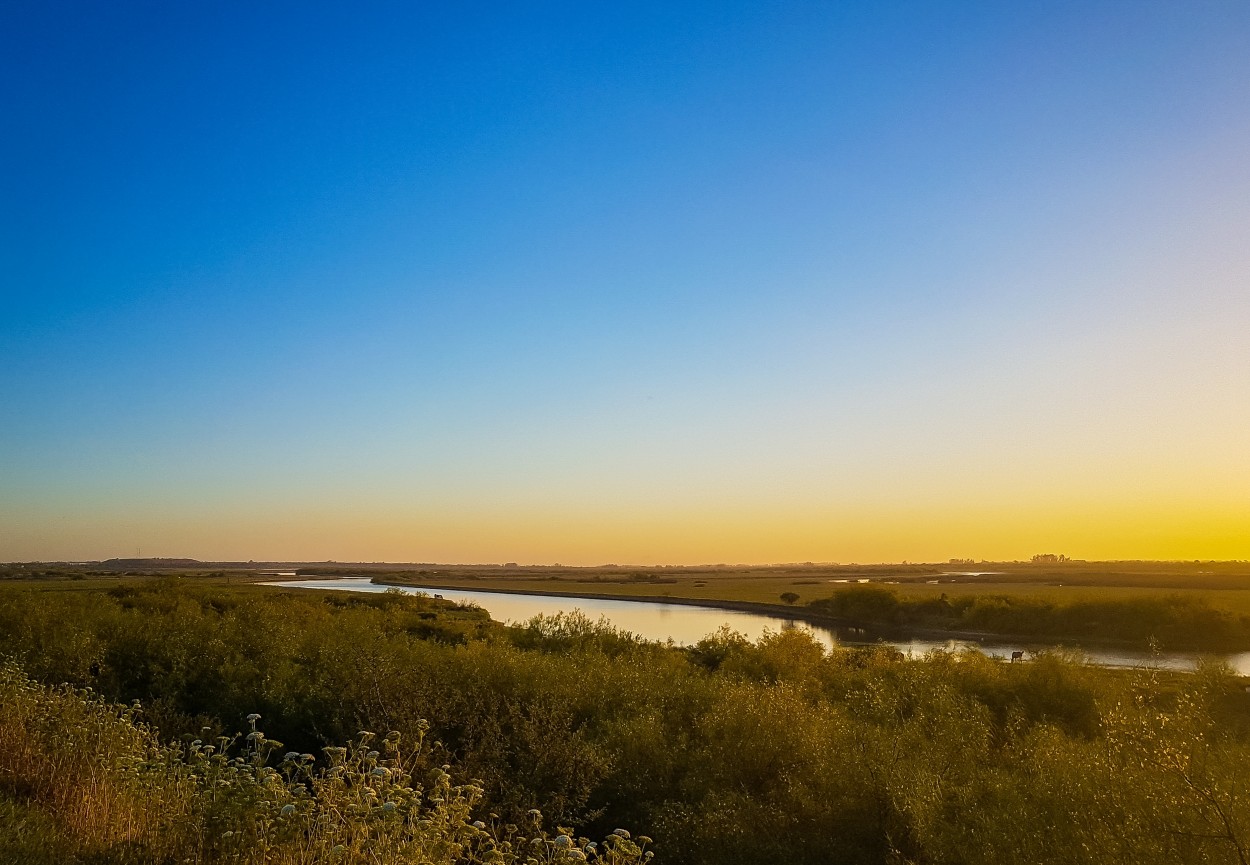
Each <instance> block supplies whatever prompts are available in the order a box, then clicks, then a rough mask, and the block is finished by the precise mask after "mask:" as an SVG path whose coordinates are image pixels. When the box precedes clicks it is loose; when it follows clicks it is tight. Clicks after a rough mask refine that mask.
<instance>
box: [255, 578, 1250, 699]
mask: <svg viewBox="0 0 1250 865" xmlns="http://www.w3.org/2000/svg"><path fill="white" fill-rule="evenodd" d="M264 585H267V586H286V587H288V588H299V589H333V590H335V591H344V592H384V591H386V590H387V589H388V588H390V587H389V586H380V585H377V584H375V583H371V582H369V580H368V579H367V578H363V577H362V578H350V579H341V580H283V581H282V582H273V583H265V584H264ZM401 588H403V590H404V591H405V592H409V593H412V594H416V593H418V592H424V593H426V594H439V595H442V596H443V597H444V598H446V599H447V600H449V601H459V602H469V603H474V604H477V605H478V606H479V607H481V608H482V609H484V610H486V611H487V612H489V613H490V615H491V618H493V619H495V620H497V621H500V622H506V623H509V624H515V623H519V622H524V621H526V620H528V619H532V618H533V617H534V616H537V615H539V614H540V613H542V614H546V615H550V614H552V613H560V612H565V613H568V612H572V611H574V610H581V611H582V612H583V613H585V614H586V615H587V616H589V617H590V618H592V619H599V618H600V617H603V618H606V619H607V620H608V621H610V622H611V623H612V625H613V626H614V627H616V628H619V629H621V630H625V631H630V632H632V633H634V634H636V635H638V636H639V637H641V638H643V639H644V640H659V641H664V640H672V641H673V642H674V643H677V644H679V645H691V644H693V643H697V642H698V641H699V640H701V639H703V638H704V637H706V636H707V635H708V634H710V633H712V632H713V631H715V630H717V629H718V628H720V627H721V626H722V625H728V626H729V627H731V628H733V629H734V630H735V631H738V632H739V633H741V634H744V635H745V636H746V637H747V638H748V639H751V640H756V639H758V638H759V637H761V636H763V634H764V631H766V630H769V631H779V630H782V629H785V628H799V629H802V630H804V631H807V632H808V633H810V634H811V635H812V636H813V637H815V638H816V639H817V640H819V641H820V642H821V643H823V644H824V645H825V646H826V647H833V646H836V645H843V646H846V645H856V644H857V643H862V641H863V638H862V637H860V638H859V640H858V641H857V640H856V635H855V634H852V633H849V632H846V631H842V632H839V631H838V630H836V629H832V628H823V627H820V626H818V625H811V624H808V623H807V622H800V621H796V620H792V619H785V618H782V617H780V616H767V615H760V614H758V613H745V612H741V611H738V610H719V609H716V608H714V607H694V606H688V605H686V604H657V603H652V602H649V601H617V600H607V599H603V598H559V597H553V596H550V595H512V594H502V593H499V592H473V591H466V590H461V589H417V588H407V587H401ZM887 642H888V643H889V644H890V645H892V646H894V647H895V648H897V649H898V650H899V651H902V652H905V653H907V654H910V655H923V654H924V653H925V652H928V651H930V650H932V649H947V650H955V649H961V648H975V649H977V650H979V651H981V652H984V653H985V654H987V655H992V656H994V657H1002V658H1008V657H1010V656H1011V653H1012V652H1013V651H1024V652H1026V653H1027V652H1029V651H1030V650H1035V649H1038V648H1039V647H1038V646H1029V645H1022V644H1014V643H994V642H983V643H982V642H967V641H963V640H945V641H932V640H890V641H887ZM1085 656H1086V657H1087V658H1088V659H1089V660H1090V661H1091V662H1093V663H1095V664H1101V665H1103V666H1107V667H1134V666H1138V665H1143V664H1148V663H1151V662H1153V663H1155V664H1156V665H1158V666H1160V667H1166V668H1168V669H1173V670H1187V669H1191V668H1192V667H1193V665H1194V663H1195V662H1196V661H1197V659H1198V656H1197V655H1189V654H1180V653H1169V654H1163V655H1157V656H1153V657H1152V656H1151V655H1148V654H1146V653H1144V652H1129V651H1121V650H1106V649H1089V650H1086V651H1085ZM1026 657H1027V655H1026ZM1217 657H1219V658H1221V659H1222V660H1224V661H1226V662H1227V663H1228V664H1229V666H1231V667H1232V668H1233V669H1234V670H1236V671H1237V672H1238V673H1239V674H1241V675H1250V652H1243V653H1240V654H1235V655H1219V656H1217Z"/></svg>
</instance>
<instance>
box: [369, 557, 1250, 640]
mask: <svg viewBox="0 0 1250 865" xmlns="http://www.w3.org/2000/svg"><path fill="white" fill-rule="evenodd" d="M370 582H372V583H373V584H375V585H384V586H402V587H406V588H418V589H423V590H429V591H431V592H437V591H473V592H484V593H488V594H500V595H516V596H539V597H551V598H574V599H577V598H581V599H586V600H606V601H628V602H636V603H653V604H670V605H676V606H690V607H701V608H709V609H717V610H732V611H735V612H742V613H751V614H755V615H761V616H769V617H776V618H780V619H788V620H791V621H797V622H806V623H807V624H811V625H816V626H818V627H822V628H827V629H829V630H833V631H835V632H842V633H848V632H849V633H850V634H851V635H852V636H853V642H875V641H878V640H885V641H899V640H904V641H905V640H923V641H947V640H954V641H958V642H966V643H986V642H989V643H1017V644H1019V645H1021V646H1022V647H1024V648H1026V649H1042V648H1047V649H1049V648H1058V647H1068V648H1077V649H1080V648H1088V649H1110V650H1117V649H1119V650H1132V651H1150V650H1151V648H1152V647H1151V646H1150V645H1149V643H1148V642H1147V641H1145V640H1132V639H1124V638H1115V637H1103V638H1097V637H1090V636H1075V635H1072V634H1062V633H1054V634H1037V633H1032V634H1024V633H1016V632H1010V631H990V630H972V629H957V628H938V627H926V626H923V625H915V624H890V623H885V622H881V621H874V620H872V619H869V618H860V617H854V616H837V615H831V614H830V613H828V612H825V611H823V610H820V609H813V608H812V607H810V606H806V605H805V606H798V605H793V604H769V603H761V602H758V601H741V600H731V599H725V598H689V597H673V596H671V595H642V594H636V593H634V594H621V593H612V592H584V591H572V590H567V589H560V590H550V589H533V588H525V589H514V588H505V587H500V586H479V585H472V586H466V585H464V584H453V583H433V582H430V581H427V580H415V579H405V578H402V577H395V576H393V575H388V576H382V577H373V578H372V579H371V580H370ZM1161 648H1165V649H1167V650H1169V651H1178V652H1206V651H1213V652H1239V651H1247V650H1250V642H1247V643H1246V644H1244V645H1237V644H1231V645H1228V646H1225V647H1213V646H1210V645H1197V644H1185V643H1182V642H1174V643H1171V644H1169V645H1167V646H1163V647H1161Z"/></svg>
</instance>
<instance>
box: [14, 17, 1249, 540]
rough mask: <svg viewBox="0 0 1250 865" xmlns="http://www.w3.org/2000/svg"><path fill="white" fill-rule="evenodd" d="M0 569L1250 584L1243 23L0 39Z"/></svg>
mask: <svg viewBox="0 0 1250 865" xmlns="http://www.w3.org/2000/svg"><path fill="white" fill-rule="evenodd" d="M0 81H3V82H4V85H3V87H2V88H0V116H2V117H3V121H2V128H3V132H4V134H3V135H0V334H2V341H0V352H2V358H3V359H2V361H0V560H9V561H27V560H45V561H55V560H89V559H102V558H109V557H114V556H119V557H128V556H134V555H137V554H142V555H144V556H177V557H183V556H186V557H193V558H199V559H204V560H247V559H255V560H258V561H261V560H292V561H322V560H328V559H333V560H337V561H430V562H432V561H437V562H475V563H480V562H502V561H517V562H524V563H553V562H560V563H563V564H600V563H606V562H618V563H625V562H629V563H637V564H657V563H690V564H693V563H718V562H743V563H769V562H796V561H821V562H826V561H833V562H880V561H883V562H890V561H903V560H908V561H946V560H947V559H948V558H952V557H958V558H964V557H967V558H975V559H989V560H1004V559H1006V560H1012V559H1021V558H1028V557H1029V556H1031V555H1033V554H1036V553H1056V554H1065V555H1069V556H1072V557H1075V558H1086V559H1123V558H1133V559H1137V558H1145V559H1198V558H1201V559H1250V155H1248V154H1250V4H1247V3H1245V2H1243V0H1226V2H1210V0H1187V2H1184V3H1180V2H1150V0H1135V2H1132V3H1129V2H1123V0H1114V2H1110V0H1083V2H1065V0H1054V2H1047V3H1033V4H1013V3H999V2H969V0H959V2H940V0H931V2H889V0H884V2H862V3H855V2H845V3H823V2H822V3H789V2H768V3H743V2H732V0H728V2H715V3H695V2H691V3H672V2H663V3H659V2H657V3H648V2H639V3H629V4H594V3H589V4H588V3H572V2H570V3H534V4H514V3H500V4H491V3H476V2H465V3H455V4H414V3H407V2H404V3H399V2H396V3H386V2H379V3H369V2H365V3H357V4H345V3H317V2H309V0H302V2H299V3H295V2H291V3H284V2H273V3H263V4H258V3H232V2H222V3H213V4H170V3H156V2H117V3H88V2H77V3H75V2H58V0H41V2H38V3H34V2H20V0H14V2H8V3H5V4H3V6H0Z"/></svg>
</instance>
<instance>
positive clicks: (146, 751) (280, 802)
mask: <svg viewBox="0 0 1250 865" xmlns="http://www.w3.org/2000/svg"><path fill="white" fill-rule="evenodd" d="M857 588H858V587H857ZM0 653H3V654H4V655H5V656H6V657H7V658H9V659H10V661H9V662H8V665H7V666H5V667H4V671H5V672H4V677H3V678H4V682H3V688H4V697H3V702H2V703H0V705H2V706H3V711H2V717H0V736H3V737H4V743H5V744H4V750H5V754H6V755H7V756H6V757H5V762H4V764H3V770H2V772H0V801H2V804H0V834H2V836H3V840H2V841H0V843H2V844H6V845H8V846H7V847H5V848H0V853H4V852H5V851H18V852H19V853H20V852H22V851H26V852H25V853H23V855H26V853H29V855H30V857H32V858H29V859H28V860H22V859H20V858H14V857H15V856H16V855H17V854H16V853H12V854H10V858H13V859H14V861H67V862H71V861H75V858H77V860H78V861H82V862H88V861H92V862H123V861H170V862H173V861H178V862H181V861H186V860H188V859H190V860H191V861H198V862H237V861H262V859H261V858H258V857H259V855H260V854H259V853H258V852H257V851H261V850H265V851H273V852H272V854H268V853H267V854H266V855H269V856H270V858H268V859H264V860H263V861H275V862H286V861H290V862H296V861H299V862H314V861H327V862H329V861H345V862H347V861H353V862H354V861H362V862H363V861H373V860H369V859H367V858H365V856H366V853H365V852H364V851H365V850H366V848H370V847H371V848H373V849H376V850H387V851H390V852H388V853H386V855H385V856H383V857H382V859H381V860H380V861H394V862H406V861H438V862H442V861H446V862H453V861H507V859H508V857H510V856H514V855H516V856H519V857H520V858H519V859H518V861H526V858H527V857H532V858H537V859H540V860H543V861H572V860H573V859H577V858H578V856H579V855H580V856H589V858H590V859H591V860H593V859H595V858H596V857H600V856H607V855H608V848H609V847H615V848H618V849H615V850H614V852H612V854H611V855H614V856H618V857H624V858H625V859H626V860H629V857H634V859H637V858H638V857H640V856H642V855H644V853H643V851H642V850H641V849H639V847H638V846H636V845H635V842H637V841H639V840H640V838H642V837H646V838H648V839H650V838H654V839H655V840H654V844H650V843H647V844H646V847H647V852H649V851H650V850H651V849H654V850H655V853H656V859H657V861H663V862H679V863H692V865H695V863H698V865H703V863H708V865H710V863H739V862H740V863H774V862H775V863H783V862H784V863H830V862H832V863H848V865H850V863H887V862H891V863H904V862H912V863H947V862H949V863H956V862H958V863H981V862H984V863H1002V862H1019V863H1026V862H1027V863H1035V862H1088V863H1103V862H1112V861H1134V862H1142V863H1165V862H1167V863H1173V862H1240V861H1245V858H1246V856H1247V850H1250V794H1248V793H1247V788H1246V784H1245V778H1246V773H1247V771H1250V694H1247V692H1246V690H1245V687H1244V685H1245V683H1244V681H1243V680H1242V679H1239V678H1237V677H1235V676H1233V675H1231V674H1230V672H1229V671H1228V670H1227V669H1225V668H1222V667H1220V666H1219V665H1214V664H1213V665H1206V666H1204V667H1203V668H1201V669H1200V670H1199V672H1198V673H1197V674H1192V675H1182V674H1174V673H1168V672H1165V671H1161V670H1152V669H1143V670H1137V671H1112V670H1104V669H1099V668H1095V667H1091V666H1088V665H1086V664H1084V663H1082V662H1081V661H1080V659H1079V658H1076V657H1068V656H1065V655H1062V654H1049V655H1044V656H1041V657H1039V658H1037V659H1035V660H1032V661H1030V662H1028V663H1022V664H1010V663H1004V662H999V661H995V660H993V659H989V658H986V657H984V656H982V655H979V654H976V653H964V654H951V653H941V652H939V653H934V654H931V655H929V656H927V657H925V658H917V659H908V658H902V657H900V656H899V655H898V654H897V653H895V652H893V651H890V650H888V649H885V648H855V649H837V650H834V651H827V650H825V649H824V648H823V647H822V646H820V645H819V644H817V643H815V642H814V641H813V640H811V639H810V638H809V637H807V636H806V635H804V634H803V633H801V632H791V631H787V632H781V633H776V634H769V635H767V636H765V637H764V638H763V639H761V640H758V641H754V642H752V641H748V640H746V639H744V638H742V637H740V636H738V635H736V634H734V633H732V632H720V633H715V634H710V635H708V637H707V638H705V639H704V640H702V641H700V642H699V643H698V644H696V645H693V646H690V647H687V648H676V647H668V646H663V645H659V644H653V643H645V642H641V641H639V640H636V639H634V638H632V637H631V636H630V635H629V634H625V633H621V632H619V631H617V630H615V629H613V628H612V627H611V626H610V625H607V624H606V623H602V622H600V623H596V622H591V621H589V620H586V619H585V618H584V617H578V616H569V615H562V616H555V617H542V618H538V619H536V620H533V621H531V622H529V623H527V624H526V625H524V626H519V627H503V626H501V625H498V624H496V623H492V622H491V621H490V620H489V619H488V618H487V616H486V615H485V614H484V613H483V612H482V611H481V610H478V609H475V608H473V607H466V606H458V605H456V604H453V603H450V602H444V601H439V600H437V599H434V598H421V597H411V596H403V595H396V594H387V593H382V594H377V595H371V596H363V595H353V594H347V593H330V592H324V593H318V592H307V593H303V592H298V593H297V592H290V591H284V590H281V589H275V588H266V587H260V586H242V585H234V586H232V585H226V584H225V583H224V582H223V580H222V578H220V577H212V578H209V577H198V578H197V577H190V576H187V577H174V576H165V577H130V578H112V577H109V578H103V579H97V578H91V577H88V578H85V579H82V580H73V579H52V580H45V581H29V580H23V581H10V582H8V583H7V584H6V585H4V586H2V587H0ZM62 683H64V685H65V687H59V686H60V685H61V684H62ZM84 688H90V689H91V691H90V694H87V693H85V692H84V691H83V690H82V689H84ZM133 700H138V701H139V702H140V705H141V706H142V709H141V710H135V709H133V708H129V707H130V706H131V701H133ZM112 701H120V703H121V704H122V708H113V707H112V706H111V702H112ZM250 715H259V716H260V720H259V722H258V723H259V725H258V727H257V729H256V730H255V732H257V733H263V736H264V738H263V740H261V741H263V742H268V743H281V745H280V746H278V745H277V744H272V747H271V748H259V747H257V738H256V737H255V736H253V737H252V738H251V739H248V738H247V737H248V736H249V735H251V734H252V733H253V729H252V722H249V720H248V717H249V716H250ZM362 730H368V731H373V732H374V733H376V736H377V738H376V740H375V742H374V744H373V745H372V747H369V743H368V742H362V741H361V737H360V735H359V733H360V731H362ZM220 737H225V738H224V739H221V738H220ZM235 737H238V738H237V740H236V739H235ZM388 737H389V738H388ZM232 740H234V741H235V744H234V746H233V750H230V748H229V743H230V742H231V741H232ZM385 742H391V743H393V744H394V750H393V753H392V751H391V750H389V749H390V746H383V745H382V744H379V743H385ZM209 744H211V745H213V747H214V748H215V750H214V752H212V753H209V754H206V752H205V749H206V747H207V745H209ZM334 749H346V750H334ZM371 751H377V752H378V753H377V754H376V755H375V756H374V757H372V758H371V757H370V756H369V754H370V753H371ZM304 754H309V755H313V759H312V760H308V759H307V758H305V757H304V756H303V755H304ZM292 755H294V756H292ZM369 760H373V761H374V762H373V763H369V762H368V761H369ZM386 760H390V761H392V762H390V763H386V764H385V765H383V763H382V761H386ZM362 761H363V762H362ZM231 767H233V771H232V769H231ZM444 767H445V768H444ZM377 768H383V769H386V770H387V773H388V777H394V778H395V784H396V785H398V786H397V787H396V790H397V791H399V792H393V791H392V792H388V791H389V788H387V790H381V789H377V785H373V786H372V787H371V789H374V792H375V794H378V795H379V796H380V795H381V794H382V793H384V792H385V793H386V794H387V795H388V796H391V798H379V799H378V800H377V801H373V800H368V801H364V800H361V799H360V798H359V796H361V795H367V794H364V793H363V789H364V787H365V786H366V785H365V783H364V780H363V778H362V777H361V776H360V775H359V773H360V772H362V771H364V770H365V769H368V771H369V772H373V770H374V769H377ZM214 773H217V774H214ZM221 773H225V774H226V775H228V776H229V777H228V778H226V777H224V776H223V775H222V774H221ZM354 773H355V774H354ZM369 777H377V776H372V775H370V776H369ZM267 778H268V779H273V780H266V779H267ZM453 779H454V780H453ZM221 780H226V781H227V782H228V783H227V784H226V785H225V786H222V785H220V784H218V783H217V782H218V781H221ZM379 783H380V782H379ZM388 783H389V781H388ZM438 784H444V785H450V786H447V787H445V788H440V787H438ZM405 788H406V789H408V790H409V791H411V792H407V793H403V796H407V797H408V798H406V799H403V798H402V797H401V798H395V797H396V796H399V793H400V792H402V791H403V790H404V789H405ZM435 790H444V793H443V794H442V795H434V794H433V791H435ZM448 790H450V791H456V790H458V792H451V793H448V792H446V791H448ZM353 796H356V797H357V798H355V799H353V798H352V797H353ZM401 799H402V801H401ZM436 800H441V801H436ZM387 801H390V802H393V803H394V806H393V808H394V809H401V808H402V809H406V810H404V812H403V815H402V819H400V818H399V817H393V816H391V815H392V814H393V811H383V810H381V809H382V808H383V806H384V805H385V802H387ZM353 803H354V804H353ZM349 805H352V807H349ZM287 806H294V809H293V810H288V808H287ZM530 809H538V810H539V811H540V812H541V814H542V818H543V820H544V823H543V825H542V827H537V826H534V824H533V823H532V822H527V821H531V820H532V817H530ZM388 820H393V821H394V822H392V823H388V822H387V821H388ZM423 821H425V822H423ZM478 823H480V824H481V827H480V828H479V827H478V826H477V825H475V824H478ZM510 826H511V827H515V828H513V829H509V828H508V827H510ZM622 827H624V828H626V829H628V830H630V831H631V832H632V833H633V835H632V840H631V841H630V845H635V846H626V845H625V844H624V842H623V840H618V841H612V840H608V841H605V840H604V839H605V838H616V839H623V836H621V835H614V834H613V832H614V830H616V829H618V828H622ZM540 829H545V830H546V834H545V835H543V834H541V833H540V832H539V831H538V830H540ZM564 830H569V831H567V832H566V831H564ZM226 832H231V833H236V834H231V835H229V836H226V835H225V833H226ZM423 833H424V834H423ZM440 833H441V834H440ZM560 835H567V836H568V838H567V840H565V841H557V839H558V837H559V836H560ZM535 836H537V837H538V838H539V841H538V843H537V844H534V843H533V842H532V841H531V840H529V839H531V838H532V837H535ZM590 838H596V839H599V844H598V846H597V847H594V848H590V847H588V844H589V843H590V842H589V841H588V840H585V839H590ZM231 839H233V840H231ZM579 839H580V840H579ZM387 845H390V846H387ZM474 845H476V846H474ZM509 845H510V846H509ZM518 845H519V846H518ZM336 848H341V849H338V852H334V851H335V850H336ZM36 849H38V850H47V851H53V852H52V853H48V856H53V855H54V854H55V857H56V858H54V859H53V858H48V859H45V860H39V859H37V858H33V857H34V856H35V854H34V853H30V851H33V850H36ZM575 851H576V852H575ZM587 851H590V852H589V853H588V852H587ZM41 855H42V854H41ZM145 857H146V858H145ZM283 857H286V858H283ZM334 857H345V858H334ZM388 857H389V858H388ZM440 857H441V858H440ZM474 857H478V858H477V860H475V859H474ZM543 857H546V858H545V859H544V858H543ZM578 861H580V859H578ZM630 861H632V860H630Z"/></svg>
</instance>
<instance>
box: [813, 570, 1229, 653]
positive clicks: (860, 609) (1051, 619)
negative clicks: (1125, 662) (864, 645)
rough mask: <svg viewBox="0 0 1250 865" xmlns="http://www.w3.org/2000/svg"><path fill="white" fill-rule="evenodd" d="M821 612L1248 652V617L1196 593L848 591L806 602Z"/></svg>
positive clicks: (883, 621)
mask: <svg viewBox="0 0 1250 865" xmlns="http://www.w3.org/2000/svg"><path fill="white" fill-rule="evenodd" d="M808 607H809V608H810V609H811V610H813V611H816V612H818V613H824V614H827V615H829V616H832V617H835V618H839V619H844V620H847V621H850V622H854V623H857V624H876V625H891V626H895V627H903V628H918V627H919V628H935V629H945V630H958V631H981V632H987V633H993V634H1010V635H1013V636H1022V637H1036V638H1039V639H1043V638H1044V639H1057V638H1062V639H1073V640H1084V641H1088V642H1090V643H1096V642H1116V641H1119V642H1123V643H1127V644H1133V645H1136V646H1139V647H1142V648H1144V647H1145V646H1146V645H1147V644H1148V643H1156V644H1158V645H1160V646H1163V647H1165V648H1167V649H1172V650H1184V649H1201V650H1208V651H1238V650H1242V651H1244V650H1247V649H1250V616H1246V615H1238V614H1236V613H1233V612H1231V611H1228V610H1221V609H1217V608H1216V607H1213V606H1211V605H1210V604H1209V603H1208V602H1207V601H1206V600H1205V599H1203V598H1202V597H1199V596H1193V595H1177V594H1173V595H1159V596H1136V597H1117V598H1107V599H1098V600H1093V599H1080V600H1073V601H1069V602H1066V603H1060V602H1056V601H1053V600H1049V599H1046V598H1037V597H1028V596H1013V595H1002V594H984V595H982V594H969V595H953V596H951V597H947V596H946V595H945V594H943V595H941V596H940V597H915V596H906V595H901V594H899V593H898V592H895V591H893V590H891V589H888V588H884V587H880V586H849V587H847V588H845V589H841V590H839V591H837V592H835V593H834V594H833V596H832V597H828V598H818V599H816V600H814V601H810V602H809V603H808Z"/></svg>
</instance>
